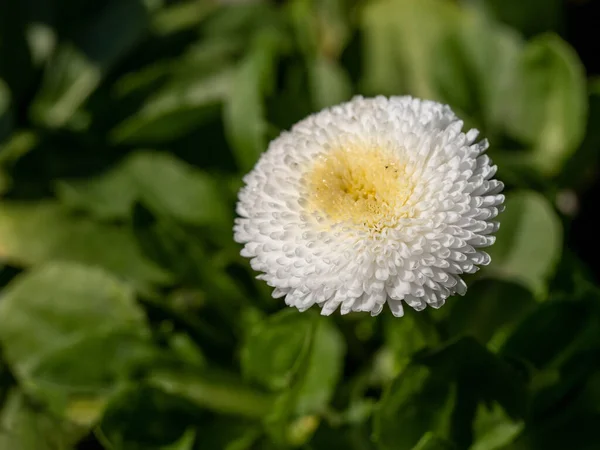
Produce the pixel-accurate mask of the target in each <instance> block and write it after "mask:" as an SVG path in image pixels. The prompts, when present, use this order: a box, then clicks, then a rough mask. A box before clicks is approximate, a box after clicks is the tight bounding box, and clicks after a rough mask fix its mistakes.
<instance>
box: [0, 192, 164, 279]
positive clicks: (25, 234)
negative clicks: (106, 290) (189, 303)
mask: <svg viewBox="0 0 600 450" xmlns="http://www.w3.org/2000/svg"><path fill="white" fill-rule="evenodd" d="M0 241H1V242H2V243H1V244H0V256H1V257H2V258H3V259H4V260H5V261H8V262H10V263H12V264H15V265H18V266H30V265H34V264H39V263H42V262H46V261H51V260H58V259H60V260H66V261H76V262H81V263H85V264H89V265H95V266H99V267H103V268H105V269H108V270H110V271H112V272H113V273H115V274H117V275H119V276H120V277H123V278H126V279H128V280H131V281H133V282H135V283H136V284H139V285H140V286H147V285H148V284H151V283H152V284H153V283H166V282H168V281H169V278H170V277H169V276H168V274H167V273H165V272H164V271H163V270H161V269H159V268H158V267H157V266H156V265H154V264H153V263H152V262H150V261H148V260H147V259H145V258H144V257H143V255H142V254H141V253H140V250H139V249H138V247H137V246H136V242H135V239H134V236H133V235H132V233H131V231H130V230H128V229H127V228H124V227H122V226H118V225H104V224H99V223H96V222H93V221H91V220H89V219H86V218H82V217H77V216H72V215H70V214H69V213H68V212H67V211H66V210H65V209H63V208H62V207H61V206H60V205H58V204H56V203H54V202H51V201H44V202H38V203H23V202H20V203H17V202H10V203H9V202H5V203H0Z"/></svg>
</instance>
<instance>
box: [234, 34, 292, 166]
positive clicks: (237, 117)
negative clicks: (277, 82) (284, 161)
mask: <svg viewBox="0 0 600 450" xmlns="http://www.w3.org/2000/svg"><path fill="white" fill-rule="evenodd" d="M280 45H281V37H280V36H279V34H278V33H277V32H275V31H274V30H266V31H264V32H262V33H260V34H259V35H258V36H257V37H256V38H255V40H254V42H253V45H252V48H251V50H250V51H249V53H248V54H247V55H246V56H245V58H244V59H243V60H242V61H241V62H240V64H239V66H238V68H237V70H236V73H235V75H234V78H233V81H232V89H230V91H229V93H228V98H227V101H226V103H225V108H224V111H223V120H224V125H225V131H226V132H227V139H228V141H229V142H230V145H231V147H232V150H233V151H234V155H235V157H236V160H237V162H238V166H239V168H240V169H241V170H242V171H247V170H249V169H250V168H252V166H253V165H254V163H255V162H256V161H257V160H258V157H259V155H260V154H261V153H262V152H264V151H265V150H266V148H267V134H266V132H267V123H266V119H265V108H264V96H265V94H266V93H267V92H269V91H270V90H271V89H272V83H273V72H274V69H275V61H276V57H277V53H278V51H279V46H280Z"/></svg>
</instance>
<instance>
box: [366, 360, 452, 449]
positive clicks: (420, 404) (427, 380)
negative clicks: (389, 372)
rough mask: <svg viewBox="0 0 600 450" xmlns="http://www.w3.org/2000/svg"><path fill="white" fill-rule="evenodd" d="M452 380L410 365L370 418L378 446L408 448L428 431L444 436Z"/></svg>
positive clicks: (388, 390)
mask: <svg viewBox="0 0 600 450" xmlns="http://www.w3.org/2000/svg"><path fill="white" fill-rule="evenodd" d="M454 397H455V389H453V385H452V382H451V381H450V380H448V379H446V378H445V377H443V376H442V375H441V374H439V373H437V371H435V370H430V369H428V368H426V367H419V366H414V365H410V366H408V367H407V368H406V369H405V371H404V372H403V373H402V374H401V375H400V376H399V377H398V378H396V380H395V381H394V382H393V383H392V385H391V386H390V387H389V388H388V389H387V390H386V392H385V393H384V395H383V397H382V398H381V402H380V404H379V409H378V410H377V412H376V413H375V417H374V438H375V440H376V442H377V443H378V444H379V448H381V449H390V450H391V449H394V450H403V449H412V448H414V447H415V446H416V445H417V444H418V443H419V442H420V441H421V439H422V438H423V436H425V435H426V434H427V433H428V432H433V433H436V434H439V435H440V436H445V434H446V430H447V427H448V425H449V421H450V414H451V409H452V408H453V405H454V401H455V399H454Z"/></svg>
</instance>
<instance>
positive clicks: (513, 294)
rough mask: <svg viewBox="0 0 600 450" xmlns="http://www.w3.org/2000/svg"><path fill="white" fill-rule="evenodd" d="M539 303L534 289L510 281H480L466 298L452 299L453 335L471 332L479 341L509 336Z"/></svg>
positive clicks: (449, 328)
mask: <svg viewBox="0 0 600 450" xmlns="http://www.w3.org/2000/svg"><path fill="white" fill-rule="evenodd" d="M534 306H535V300H534V298H533V295H532V294H531V292H530V291H529V290H528V289H526V288H525V287H523V286H521V285H519V284H515V283H511V282H510V281H503V280H496V279H486V278H482V279H479V280H477V281H476V282H475V283H473V284H472V285H471V286H469V290H468V291H467V293H466V295H465V296H464V297H456V298H454V299H452V301H451V302H450V304H449V305H448V307H449V308H450V314H449V316H448V320H447V326H448V330H449V333H450V335H451V336H461V335H469V336H473V337H475V338H477V340H478V341H479V342H482V343H486V342H488V341H489V340H490V339H492V338H493V341H494V342H497V341H499V340H500V339H502V337H504V338H505V337H506V334H507V332H508V330H510V329H511V327H513V326H514V325H515V324H516V323H518V321H519V320H520V319H522V318H523V316H524V315H525V314H526V313H527V312H529V311H530V310H531V309H532V308H533V307H534Z"/></svg>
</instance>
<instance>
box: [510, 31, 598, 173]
mask: <svg viewBox="0 0 600 450" xmlns="http://www.w3.org/2000/svg"><path fill="white" fill-rule="evenodd" d="M586 114H587V101H586V88H585V73H584V69H583V67H582V65H581V62H580V61H579V59H578V58H577V55H576V54H575V52H574V51H573V49H572V48H571V47H569V46H568V44H566V43H565V42H564V41H563V40H561V39H560V38H559V37H558V36H554V35H544V36H541V37H538V38H535V39H534V40H532V41H531V42H530V43H529V44H528V45H527V46H526V47H525V49H524V50H523V52H522V54H521V56H520V58H519V61H518V65H517V69H516V73H515V76H514V78H513V85H512V88H511V101H510V102H509V103H508V104H507V111H506V115H505V123H506V127H507V129H508V131H509V132H510V134H511V135H512V136H513V137H515V138H517V139H519V140H520V141H522V142H523V143H524V144H526V145H528V146H531V147H532V148H533V150H532V156H531V157H532V160H533V163H534V164H535V165H536V166H537V167H538V168H539V169H540V170H541V171H542V172H543V173H546V174H548V175H554V174H556V173H557V172H558V171H559V170H560V168H561V167H562V165H563V164H564V163H565V161H566V160H567V159H568V158H569V157H570V156H571V155H572V154H573V152H574V151H575V150H576V149H577V147H578V145H579V144H580V143H581V141H582V139H583V136H584V131H585V125H586Z"/></svg>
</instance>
